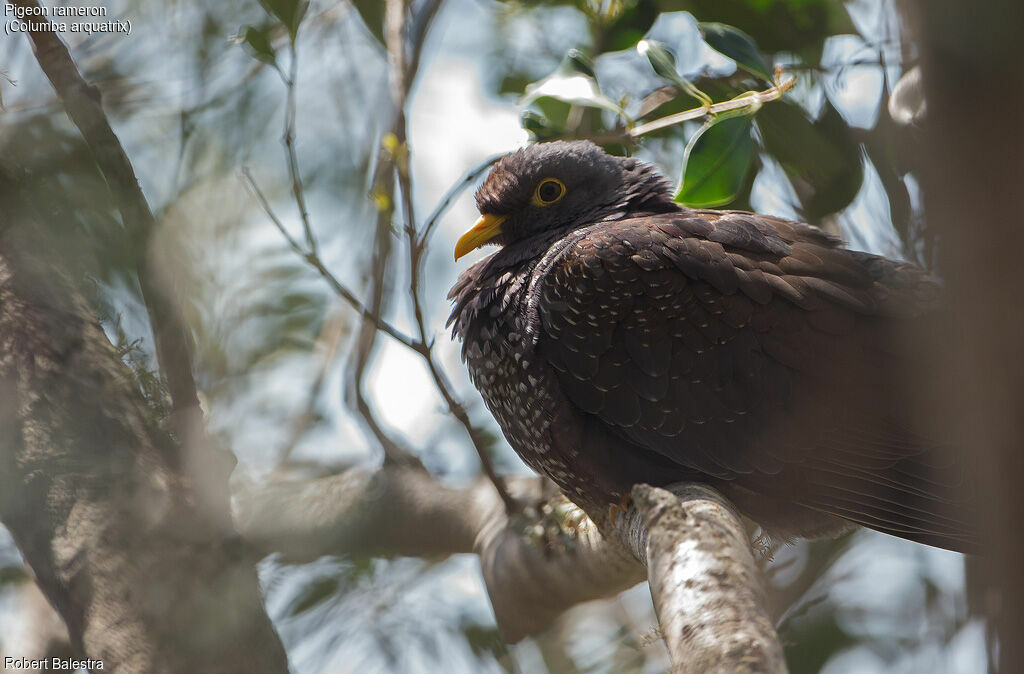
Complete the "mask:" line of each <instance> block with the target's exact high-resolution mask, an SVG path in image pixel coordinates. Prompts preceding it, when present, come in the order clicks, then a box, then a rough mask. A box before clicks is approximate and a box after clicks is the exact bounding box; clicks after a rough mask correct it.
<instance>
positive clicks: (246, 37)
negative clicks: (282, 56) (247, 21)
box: [242, 26, 277, 65]
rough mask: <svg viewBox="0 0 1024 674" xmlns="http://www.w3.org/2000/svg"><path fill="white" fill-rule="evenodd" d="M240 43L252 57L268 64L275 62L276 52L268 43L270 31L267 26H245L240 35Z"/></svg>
mask: <svg viewBox="0 0 1024 674" xmlns="http://www.w3.org/2000/svg"><path fill="white" fill-rule="evenodd" d="M242 44H243V45H245V47H246V49H247V51H248V52H249V53H250V54H251V55H252V56H253V58H255V59H258V60H260V61H263V62H264V63H268V64H270V65H275V64H276V63H277V54H276V53H275V52H274V46H273V45H272V44H270V31H269V30H268V29H267V28H265V27H264V28H256V27H254V26H249V27H247V28H246V29H245V33H244V34H243V35H242Z"/></svg>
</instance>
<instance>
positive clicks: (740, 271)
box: [537, 211, 974, 548]
mask: <svg viewBox="0 0 1024 674" xmlns="http://www.w3.org/2000/svg"><path fill="white" fill-rule="evenodd" d="M936 290H937V287H936V284H935V283H934V282H933V281H931V279H930V278H929V277H928V276H927V275H926V274H925V273H924V272H922V271H920V270H918V269H916V268H914V267H912V266H910V265H905V264H902V263H895V262H891V261H887V260H884V258H877V257H874V256H870V255H867V254H865V253H856V252H851V251H846V250H844V249H843V248H842V247H841V246H840V242H839V241H838V239H835V238H833V237H830V236H828V235H827V234H824V233H822V232H820V231H819V230H816V229H814V228H812V227H809V226H807V225H801V224H799V223H792V222H788V221H783V220H778V219H774V218H768V217H764V216H757V215H753V214H749V213H738V212H721V213H718V212H710V211H708V212H700V211H684V212H682V213H679V214H672V213H668V214H660V215H652V216H644V217H639V218H632V219H626V220H621V221H618V222H613V223H608V224H607V226H602V227H599V228H594V229H592V230H591V231H590V232H589V233H587V234H586V236H583V237H582V238H580V239H579V240H578V241H576V243H575V244H574V245H573V246H572V247H571V248H570V249H569V250H567V251H566V253H565V255H563V256H562V258H561V259H560V261H559V262H558V263H557V264H556V265H554V267H553V268H552V269H550V271H548V272H547V275H546V277H545V278H544V279H543V282H542V284H541V290H540V293H541V301H540V303H539V305H538V312H539V318H540V329H541V335H540V338H539V340H538V345H537V348H538V352H539V353H541V354H542V355H543V356H544V357H545V358H546V359H547V360H548V362H549V363H550V364H551V365H552V366H553V367H554V368H555V370H556V371H557V372H558V380H559V383H560V385H561V387H562V390H563V392H564V393H565V395H566V396H567V397H568V399H569V400H570V401H571V402H572V403H573V404H575V405H576V406H577V407H578V408H579V409H580V410H581V411H582V412H583V413H584V414H588V415H592V416H593V417H595V419H596V420H597V422H598V423H599V424H601V425H603V426H604V427H605V428H607V429H608V431H609V432H612V433H614V434H616V435H618V436H619V437H622V438H624V439H626V440H628V441H629V443H632V444H634V445H636V446H638V447H640V448H642V449H644V450H648V451H653V452H656V453H658V454H660V455H662V456H663V457H665V458H667V459H669V460H671V461H672V462H673V463H675V464H678V465H679V466H682V467H684V468H686V469H688V470H696V471H699V472H701V473H703V474H705V475H708V476H710V477H712V478H717V479H721V480H729V481H736V482H737V483H741V484H742V485H743V486H744V487H745V488H746V489H749V490H752V491H754V492H760V493H765V494H771V493H775V494H776V495H779V494H778V492H779V491H780V490H783V489H784V490H788V492H789V493H786V494H784V495H785V496H786V497H787V498H790V499H791V500H792V501H793V502H796V503H800V504H803V505H805V506H806V507H808V508H811V509H814V510H819V511H822V512H825V513H829V514H833V515H836V516H839V517H843V518H846V519H849V520H852V521H855V522H858V523H860V524H863V525H865V526H869V527H873V528H876V529H880V530H883V531H888V532H890V533H896V534H898V535H901V536H904V537H908V538H913V539H915V540H921V541H924V542H931V543H936V544H943V545H947V546H948V547H958V548H965V547H969V546H970V545H971V544H972V541H973V537H974V534H973V531H972V530H971V527H970V526H969V525H968V524H967V523H968V522H969V521H971V520H970V518H969V517H968V516H967V515H966V514H965V510H964V504H963V503H962V499H960V497H959V495H958V494H959V492H958V490H959V489H960V485H959V480H958V475H959V474H960V470H959V465H957V464H956V463H955V462H952V463H951V462H950V461H949V460H948V459H947V458H946V457H947V454H946V453H945V452H944V451H943V448H941V447H940V446H939V445H938V443H934V442H930V441H928V440H926V439H925V438H922V437H920V436H918V435H915V434H914V433H912V432H910V431H908V430H907V429H908V428H910V425H909V423H908V420H907V418H906V416H905V415H904V414H903V413H902V412H901V410H900V404H899V401H898V400H897V399H896V398H895V394H894V393H893V392H892V391H890V390H888V388H887V386H888V384H887V381H888V380H887V379H886V377H887V376H892V374H893V372H894V371H898V370H899V365H900V364H899V362H898V358H899V352H898V350H896V349H894V348H892V347H891V346H889V345H888V344H886V340H888V339H889V338H891V328H892V325H891V323H892V317H896V319H897V320H901V321H906V320H907V319H909V318H913V317H915V316H918V315H921V314H924V313H927V312H928V311H929V310H930V309H931V308H932V307H934V305H935V302H936V296H937V292H936ZM629 443H626V446H629ZM779 475H785V476H788V477H786V479H778V478H777V476H779Z"/></svg>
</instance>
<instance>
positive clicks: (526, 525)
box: [517, 495, 587, 557]
mask: <svg viewBox="0 0 1024 674" xmlns="http://www.w3.org/2000/svg"><path fill="white" fill-rule="evenodd" d="M517 519H519V520H520V522H519V525H520V530H521V531H522V534H523V537H524V538H525V539H526V540H527V541H528V542H529V543H530V544H532V545H534V546H536V547H538V548H540V549H541V550H542V551H543V552H544V554H545V555H546V556H548V557H551V556H554V555H555V554H557V553H565V552H572V551H573V549H574V547H575V545H576V540H577V539H578V538H579V535H580V532H581V531H582V530H583V529H584V528H585V527H586V523H587V515H586V513H584V512H583V510H582V509H581V508H580V507H579V506H577V505H576V504H575V503H573V502H571V501H570V500H569V499H567V498H565V497H564V496H562V495H558V496H556V497H554V498H549V499H546V500H543V501H541V502H539V503H536V504H534V505H532V506H529V507H527V508H526V509H525V510H524V511H523V513H521V514H520V515H518V516H517Z"/></svg>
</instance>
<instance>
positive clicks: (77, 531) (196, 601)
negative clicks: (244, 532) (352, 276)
mask: <svg viewBox="0 0 1024 674" xmlns="http://www.w3.org/2000/svg"><path fill="white" fill-rule="evenodd" d="M0 188H3V191H4V194H5V199H10V198H13V197H14V194H15V192H14V190H13V186H12V185H11V184H10V182H3V183H0ZM7 203H8V204H10V201H8V202H7ZM12 212H18V209H9V210H6V211H0V428H2V429H3V432H2V433H0V520H2V521H3V523H4V525H5V526H6V527H7V528H8V529H9V530H10V532H11V534H12V535H13V537H14V539H15V542H16V543H17V545H18V547H19V549H20V550H21V552H22V554H23V555H24V557H25V560H26V561H27V562H28V564H29V565H30V566H31V568H32V571H33V572H34V574H35V576H36V580H37V582H38V584H39V587H40V588H41V589H42V591H43V593H44V594H45V595H46V597H47V598H48V599H49V601H50V602H51V603H52V604H53V605H54V607H56V609H57V610H58V612H59V613H60V615H61V617H62V618H63V619H64V621H65V623H66V624H67V626H68V631H69V633H70V637H71V642H72V646H73V648H74V650H75V652H76V653H79V654H82V655H84V656H87V657H90V658H95V659H101V660H103V662H104V670H105V671H109V670H113V671H122V672H197V671H202V672H236V671H252V672H283V671H286V669H287V662H286V658H285V655H284V651H283V649H282V647H281V644H280V641H279V640H278V638H277V636H276V634H275V632H274V630H273V628H272V626H271V624H270V621H269V619H268V618H267V615H266V613H265V611H264V608H263V604H262V599H261V596H260V592H259V587H258V584H257V578H256V573H255V568H254V565H253V561H252V560H251V559H247V558H246V557H245V555H243V554H242V548H241V546H240V545H239V544H238V542H237V541H236V540H231V539H226V538H225V536H224V532H223V529H222V527H220V526H215V525H213V524H212V518H211V517H210V516H209V515H208V513H207V512H206V511H205V510H204V509H202V508H200V507H197V505H196V504H197V501H198V500H197V499H196V497H195V491H194V488H193V485H192V484H191V481H190V480H189V479H188V478H187V477H185V476H183V473H182V471H181V466H180V458H179V454H178V451H177V447H176V445H175V443H174V441H173V439H172V438H171V437H170V436H169V435H168V434H167V433H166V432H164V431H163V430H162V429H160V428H158V427H157V426H156V424H155V422H154V420H153V419H152V418H151V416H150V413H149V410H148V408H147V405H146V402H145V401H144V400H143V398H142V396H141V394H140V393H139V391H138V390H137V388H136V386H135V384H134V381H133V379H132V377H131V375H130V373H129V372H128V371H127V368H126V367H125V366H124V365H123V364H122V363H121V361H120V360H119V358H118V357H117V354H116V353H115V351H114V348H113V347H112V346H111V344H110V342H109V341H108V340H107V338H106V335H105V334H104V332H103V330H102V328H101V327H100V325H99V324H98V323H97V321H96V320H95V319H94V318H93V316H92V315H91V314H90V312H89V310H88V308H87V307H86V305H85V302H84V301H83V300H82V298H81V296H80V295H79V294H78V293H77V292H76V290H75V289H74V287H73V286H72V285H71V284H70V283H69V282H67V281H66V280H65V279H64V278H62V275H61V272H60V271H59V270H58V269H56V268H54V267H52V266H50V265H49V264H47V263H45V262H42V261H41V258H40V257H39V256H38V251H39V250H40V246H44V245H45V244H43V243H42V242H40V241H38V240H36V238H35V237H36V234H35V231H34V228H33V223H32V222H11V220H10V218H11V217H12V216H11V215H10V214H11V213H12ZM224 488H225V490H226V489H227V485H226V484H225V485H224Z"/></svg>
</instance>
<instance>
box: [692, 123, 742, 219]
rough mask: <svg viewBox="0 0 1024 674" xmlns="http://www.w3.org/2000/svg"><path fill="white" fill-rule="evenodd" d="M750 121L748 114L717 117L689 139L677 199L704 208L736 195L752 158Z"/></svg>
mask: <svg viewBox="0 0 1024 674" xmlns="http://www.w3.org/2000/svg"><path fill="white" fill-rule="evenodd" d="M752 124H753V122H752V120H751V118H750V116H748V115H742V116H737V117H730V118H727V119H723V120H717V121H715V122H713V123H711V124H710V125H706V126H704V127H702V128H701V130H700V131H698V132H697V134H695V135H694V137H693V138H691V139H690V142H689V144H688V145H687V147H686V152H685V153H684V155H683V178H682V181H681V184H680V186H679V192H678V193H677V194H676V196H675V200H676V201H677V202H679V203H681V204H686V205H687V206H693V207H695V208H704V207H709V206H721V205H723V204H727V203H729V202H730V201H732V200H733V199H735V198H736V196H737V195H738V194H739V193H740V190H742V189H743V185H744V182H745V181H746V178H747V174H748V173H749V172H750V167H751V165H752V164H753V161H754V155H755V145H754V138H753V136H751V133H750V131H751V127H752Z"/></svg>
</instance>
